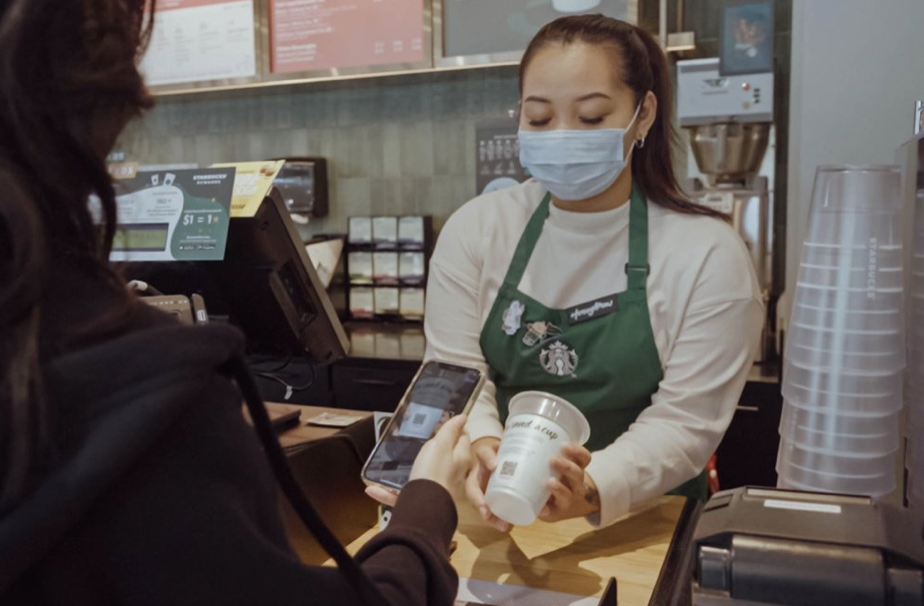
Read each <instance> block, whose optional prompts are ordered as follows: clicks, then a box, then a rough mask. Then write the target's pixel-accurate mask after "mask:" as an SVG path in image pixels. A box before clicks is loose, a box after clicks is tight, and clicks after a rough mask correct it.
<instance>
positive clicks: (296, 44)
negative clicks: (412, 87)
mask: <svg viewBox="0 0 924 606" xmlns="http://www.w3.org/2000/svg"><path fill="white" fill-rule="evenodd" d="M491 1H494V0H491ZM269 4H270V45H271V60H270V65H271V67H270V69H271V71H272V72H273V73H277V74H283V73H292V72H303V71H314V70H324V69H335V68H346V67H360V66H369V65H384V64H396V63H417V62H420V61H424V60H425V59H426V55H425V52H424V13H423V9H424V7H423V0H270V3H269Z"/></svg>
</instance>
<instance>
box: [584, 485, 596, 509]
mask: <svg viewBox="0 0 924 606" xmlns="http://www.w3.org/2000/svg"><path fill="white" fill-rule="evenodd" d="M584 500H585V501H587V502H588V503H590V504H591V505H599V504H600V492H599V491H598V490H597V489H596V488H592V487H588V488H587V489H586V490H585V491H584Z"/></svg>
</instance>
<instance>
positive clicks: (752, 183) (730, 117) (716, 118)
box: [677, 58, 777, 363]
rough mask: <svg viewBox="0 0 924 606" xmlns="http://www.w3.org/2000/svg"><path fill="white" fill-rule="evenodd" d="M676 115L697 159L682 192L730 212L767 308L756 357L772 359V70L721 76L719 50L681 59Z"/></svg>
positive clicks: (764, 360) (706, 204) (767, 360)
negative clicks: (707, 55)
mask: <svg viewBox="0 0 924 606" xmlns="http://www.w3.org/2000/svg"><path fill="white" fill-rule="evenodd" d="M677 119H678V122H679V124H680V126H681V128H683V129H684V131H686V133H687V135H688V139H689V143H688V147H687V150H688V155H692V157H693V158H694V159H695V160H696V163H695V165H693V163H689V170H688V171H687V172H688V178H687V180H686V181H685V186H686V193H687V195H688V196H689V197H690V198H691V199H692V200H693V201H694V202H698V203H700V204H702V205H704V206H709V207H710V208H714V209H716V210H719V211H721V212H724V213H726V214H727V215H729V216H730V217H731V219H732V224H733V226H734V228H735V230H736V231H737V232H738V234H739V235H740V236H741V238H742V239H743V240H744V243H745V244H746V245H747V248H748V251H749V253H750V256H751V261H752V262H753V264H754V269H755V271H756V273H757V279H758V282H759V284H760V289H761V294H762V296H763V299H764V305H765V307H766V308H767V310H768V313H767V317H766V319H765V321H764V331H763V335H762V338H761V344H760V346H759V348H758V352H757V354H756V361H757V362H758V363H764V362H769V361H772V360H774V359H775V358H776V357H777V356H776V346H775V337H774V334H773V322H772V321H771V313H770V310H771V309H772V305H771V302H772V301H771V299H772V297H773V296H774V292H775V291H774V284H773V191H772V189H771V187H770V184H772V183H773V166H774V165H773V157H772V154H770V155H768V154H766V151H767V147H768V146H769V145H770V144H771V142H772V141H773V139H774V134H775V133H774V129H773V73H769V72H768V73H761V74H744V75H733V76H722V75H721V74H720V73H719V60H718V59H717V58H712V59H693V60H689V61H678V62H677ZM690 152H691V153H690ZM765 156H766V158H765Z"/></svg>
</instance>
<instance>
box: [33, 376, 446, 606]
mask: <svg viewBox="0 0 924 606" xmlns="http://www.w3.org/2000/svg"><path fill="white" fill-rule="evenodd" d="M239 403H240V394H239V392H238V391H237V389H236V388H235V387H234V386H233V385H232V384H231V383H230V382H229V381H228V380H227V379H225V378H223V377H221V376H220V375H218V374H216V375H215V377H214V378H213V379H210V380H209V381H208V382H207V384H206V388H205V389H204V390H203V392H202V393H199V394H197V395H196V396H195V397H192V398H190V402H189V403H188V406H187V412H185V413H184V414H183V415H182V417H181V418H180V419H179V421H178V422H177V423H176V424H175V425H174V426H173V427H171V428H170V430H168V431H167V432H166V433H165V434H164V436H163V438H162V439H160V440H158V441H157V443H156V444H155V446H154V447H153V448H151V449H149V450H147V451H146V452H145V453H144V455H142V457H141V458H140V459H139V460H138V462H137V464H135V465H134V466H133V467H132V469H131V471H130V472H129V473H128V474H127V476H126V477H124V478H123V479H122V480H121V481H119V482H118V483H116V484H115V485H114V486H113V487H112V488H111V490H110V491H109V492H108V493H107V495H106V497H105V498H104V499H103V500H102V501H101V502H100V503H99V504H98V506H96V507H95V508H94V509H93V511H92V512H91V514H90V515H89V517H88V518H87V519H86V520H84V522H83V523H82V524H81V525H80V526H79V527H78V528H76V529H74V531H73V532H71V533H70V534H69V536H68V537H67V538H66V540H64V541H63V542H62V543H61V544H60V545H59V546H58V547H57V548H56V549H55V550H54V551H53V552H52V553H50V554H49V556H48V557H47V558H46V559H45V560H44V562H43V564H42V566H41V567H40V569H39V570H36V571H34V572H35V574H34V575H33V576H32V577H31V580H32V581H34V582H35V583H37V584H38V585H39V586H40V587H41V588H42V589H41V592H42V594H43V598H44V599H43V600H42V601H43V602H44V603H67V604H78V605H79V604H82V603H98V602H100V601H102V602H106V603H109V602H112V603H120V604H151V605H158V606H160V605H163V604H196V605H201V604H242V605H243V604H247V605H254V604H260V605H267V606H268V605H273V604H280V605H283V604H325V605H332V606H334V605H338V606H339V605H344V606H346V605H351V606H352V605H355V604H356V603H357V599H356V594H355V593H354V590H353V588H352V587H350V586H349V584H348V583H347V581H346V579H345V577H344V576H343V575H342V574H341V573H340V572H339V571H338V570H337V569H336V568H322V567H308V566H305V565H303V564H301V563H300V562H299V561H298V559H297V557H296V556H295V554H294V553H293V551H292V550H291V548H290V547H289V545H288V542H287V540H286V537H285V533H284V530H283V526H282V522H281V519H280V516H279V513H278V507H277V506H278V503H277V498H276V490H277V489H276V485H275V482H274V481H273V477H272V474H271V472H270V469H269V467H268V465H267V463H266V461H265V459H264V456H263V453H262V451H261V449H260V446H259V443H258V442H257V440H256V437H255V436H254V434H253V430H252V428H250V427H249V426H247V425H246V424H245V423H244V421H243V419H242V417H241V413H240V404H239ZM455 526H456V511H455V506H454V504H453V503H452V501H451V499H450V498H449V495H448V494H447V493H446V491H445V490H444V489H443V488H442V487H440V486H439V485H437V484H434V483H432V482H428V481H417V482H412V483H411V484H409V485H408V487H407V489H406V490H405V492H404V493H403V494H402V495H401V498H400V500H399V502H398V504H397V506H396V508H395V511H394V517H393V519H392V522H391V525H390V527H389V529H388V530H386V531H385V532H383V533H381V534H380V535H378V536H377V537H376V538H375V539H374V540H372V541H371V542H370V543H369V544H368V545H367V546H366V547H365V548H364V549H363V550H362V551H361V553H360V554H359V556H358V559H359V561H360V562H361V564H362V567H363V568H364V570H365V571H366V572H367V574H369V576H370V577H371V578H372V580H373V582H374V583H375V584H376V585H377V586H378V587H379V588H380V589H381V591H382V592H383V594H384V595H385V596H386V597H387V598H388V600H389V601H390V603H391V604H394V605H395V606H398V605H399V604H400V605H401V606H415V605H419V606H425V605H429V606H440V605H447V606H449V605H451V604H452V603H453V601H454V599H455V595H456V588H457V583H458V579H457V576H456V574H455V572H454V571H453V569H452V567H451V566H450V565H449V562H448V546H449V541H450V538H451V536H452V533H453V531H454V530H455Z"/></svg>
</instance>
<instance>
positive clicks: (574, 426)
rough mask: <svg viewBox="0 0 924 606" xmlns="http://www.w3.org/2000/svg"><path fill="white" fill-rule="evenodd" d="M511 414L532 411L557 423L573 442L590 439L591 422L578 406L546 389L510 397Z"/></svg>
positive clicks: (582, 442)
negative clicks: (547, 391) (545, 390)
mask: <svg viewBox="0 0 924 606" xmlns="http://www.w3.org/2000/svg"><path fill="white" fill-rule="evenodd" d="M509 409H510V416H511V417H512V416H513V415H516V414H521V413H531V414H536V415H539V416H542V417H545V418H547V419H548V420H549V421H552V422H553V423H557V424H558V425H559V426H561V427H562V428H563V429H564V430H565V431H567V432H568V436H569V437H570V438H571V440H570V441H571V442H576V443H578V444H584V443H585V442H587V440H588V439H590V423H588V422H587V418H586V417H585V416H584V413H582V412H581V411H580V410H578V408H577V407H576V406H575V405H574V404H572V403H571V402H569V401H568V400H565V399H564V398H561V397H559V396H556V395H555V394H551V393H546V392H544V391H521V392H520V393H518V394H517V395H515V396H513V397H512V398H510V404H509Z"/></svg>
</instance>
